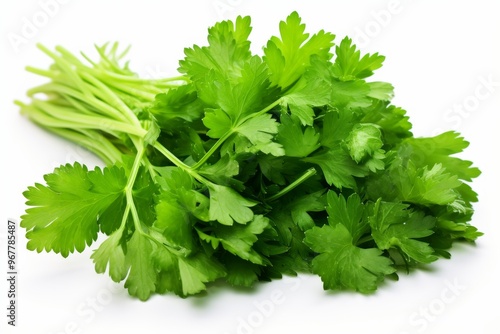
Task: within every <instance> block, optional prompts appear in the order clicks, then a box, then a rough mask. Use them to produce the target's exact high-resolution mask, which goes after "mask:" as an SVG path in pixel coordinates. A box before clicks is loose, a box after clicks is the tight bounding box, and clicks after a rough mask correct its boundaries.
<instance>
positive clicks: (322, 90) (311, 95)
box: [281, 56, 332, 125]
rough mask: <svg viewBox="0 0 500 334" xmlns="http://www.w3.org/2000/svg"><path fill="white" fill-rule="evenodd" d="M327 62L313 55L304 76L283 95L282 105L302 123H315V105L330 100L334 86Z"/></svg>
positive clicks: (327, 102) (324, 103) (317, 105)
mask: <svg viewBox="0 0 500 334" xmlns="http://www.w3.org/2000/svg"><path fill="white" fill-rule="evenodd" d="M325 64H328V63H327V62H326V61H324V60H321V59H319V58H318V57H317V56H312V57H311V64H310V65H309V67H308V68H307V69H306V71H305V73H304V74H303V75H302V77H301V78H300V79H299V80H298V81H297V83H295V84H294V85H293V86H292V87H291V88H290V89H288V90H287V91H286V93H285V94H284V95H283V96H282V97H281V101H282V102H281V105H282V107H288V108H289V109H290V113H291V114H292V115H294V116H296V117H298V118H299V119H300V122H301V123H302V125H313V121H314V118H315V116H316V115H315V112H314V109H313V107H321V106H324V105H327V104H329V102H330V99H331V94H332V86H331V80H330V77H329V76H328V65H325ZM322 71H326V72H327V73H323V72H322Z"/></svg>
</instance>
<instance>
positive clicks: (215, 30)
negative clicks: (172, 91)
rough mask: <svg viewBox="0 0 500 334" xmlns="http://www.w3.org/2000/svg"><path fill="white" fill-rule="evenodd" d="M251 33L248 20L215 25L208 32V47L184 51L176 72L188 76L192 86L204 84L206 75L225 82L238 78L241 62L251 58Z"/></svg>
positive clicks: (245, 18) (194, 47)
mask: <svg viewBox="0 0 500 334" xmlns="http://www.w3.org/2000/svg"><path fill="white" fill-rule="evenodd" d="M251 30H252V28H251V27H250V17H248V16H246V17H241V16H238V17H237V18H236V22H235V23H233V22H232V21H222V22H218V23H217V24H215V25H214V26H213V27H211V28H210V29H209V30H208V34H209V35H208V42H209V46H208V47H199V46H197V45H194V46H193V47H192V48H188V49H185V50H184V53H185V55H186V57H185V58H184V59H183V60H181V61H180V62H179V64H180V67H179V72H180V73H186V74H188V75H189V76H190V77H191V78H192V79H193V80H194V81H195V83H196V84H198V83H200V82H202V83H204V81H205V80H206V78H207V74H208V73H209V72H210V71H217V72H218V73H223V74H224V75H225V76H226V77H227V78H229V79H231V78H234V77H237V76H239V73H240V70H241V62H242V61H243V62H244V61H245V60H247V59H249V58H250V57H251V54H250V42H249V41H248V36H249V35H250V32H251Z"/></svg>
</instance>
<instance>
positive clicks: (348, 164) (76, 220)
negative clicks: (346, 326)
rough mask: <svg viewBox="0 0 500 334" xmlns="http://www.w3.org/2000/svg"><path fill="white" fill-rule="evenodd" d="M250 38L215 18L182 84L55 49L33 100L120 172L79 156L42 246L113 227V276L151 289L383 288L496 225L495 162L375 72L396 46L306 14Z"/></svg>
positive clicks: (61, 184) (49, 125) (81, 244)
mask: <svg viewBox="0 0 500 334" xmlns="http://www.w3.org/2000/svg"><path fill="white" fill-rule="evenodd" d="M250 31H251V25H250V18H249V17H238V18H237V19H236V20H235V21H234V22H232V21H223V22H219V23H217V24H215V25H214V26H213V27H211V28H210V29H209V30H208V45H207V46H203V47H200V46H197V45H194V46H193V47H191V48H187V49H185V57H184V59H182V60H181V61H180V67H179V74H180V75H179V76H178V77H175V78H168V79H143V78H140V77H138V76H137V75H136V74H135V73H134V72H132V71H131V70H130V69H129V67H128V63H123V61H122V59H123V58H124V56H125V55H126V50H125V52H120V51H119V49H118V45H117V44H112V45H104V46H102V47H97V51H98V54H99V59H98V60H92V59H91V58H89V57H88V56H86V55H84V54H83V55H82V57H80V58H79V57H77V56H75V55H73V54H72V53H70V52H69V51H67V50H66V49H64V48H62V47H56V48H55V50H54V51H51V50H49V49H47V48H45V47H43V46H39V47H40V49H41V50H42V51H43V52H44V53H46V54H47V55H48V56H49V57H51V58H52V60H53V65H52V66H51V67H50V68H49V69H47V70H43V69H37V68H31V67H28V70H29V71H31V72H33V73H36V74H39V75H42V76H45V77H47V78H48V79H49V82H48V83H46V84H43V85H41V86H38V87H35V88H32V89H30V90H29V91H28V95H29V97H30V102H29V103H28V104H25V103H23V102H19V101H16V103H17V104H18V105H19V106H20V108H21V111H22V113H23V114H25V115H26V116H27V117H29V118H30V119H31V120H32V121H33V122H35V123H37V124H39V125H40V126H42V127H44V128H46V129H48V130H50V131H52V132H54V133H56V134H58V135H60V136H62V137H64V138H67V139H69V140H71V141H73V142H75V143H78V144H80V145H82V146H84V147H86V148H87V149H89V150H90V151H92V152H94V153H95V154H96V155H98V156H99V157H100V158H102V160H103V161H104V162H105V164H106V167H104V168H100V167H96V168H95V169H93V170H89V169H88V168H87V167H86V166H84V165H82V164H80V163H78V162H75V163H74V164H66V165H63V166H60V167H58V168H56V169H55V170H54V171H53V172H52V173H50V174H47V175H45V176H44V179H45V184H39V183H36V184H35V185H34V186H31V187H29V188H28V189H27V190H26V191H25V192H24V196H25V197H26V199H27V202H26V204H27V206H29V208H27V210H26V214H24V215H23V216H22V222H21V226H22V227H23V228H25V229H26V236H27V238H28V240H29V242H28V244H27V247H28V249H30V250H36V251H38V252H41V251H43V250H45V251H53V252H56V253H60V254H61V255H62V256H64V257H66V256H68V255H69V254H70V253H73V252H74V251H78V252H82V251H83V250H84V249H85V248H86V247H87V246H90V245H91V244H92V243H93V242H94V241H96V240H97V238H98V235H99V234H100V233H101V234H104V235H105V236H106V239H104V241H103V242H102V243H100V245H99V247H98V248H97V249H96V250H95V251H94V252H93V254H92V256H91V257H92V260H93V261H94V263H95V270H96V271H97V272H98V273H104V272H106V271H107V272H108V273H109V276H110V277H111V279H113V280H114V281H115V282H121V281H125V287H126V288H127V289H128V291H129V293H130V295H132V296H136V297H138V298H140V299H141V300H146V299H148V298H149V297H150V296H151V295H152V294H153V293H159V294H163V293H166V292H173V293H175V294H177V295H179V296H182V297H184V296H188V295H192V294H197V293H199V292H201V291H204V290H206V288H207V284H208V283H211V282H214V281H215V280H219V279H222V280H225V281H226V282H228V283H229V284H231V285H233V286H244V287H250V286H252V285H253V284H254V283H255V282H257V281H266V280H271V279H276V278H280V277H282V275H296V274H297V273H299V272H312V273H314V274H318V275H319V276H320V277H321V279H322V281H323V283H324V288H325V289H332V290H337V289H341V290H343V289H349V290H356V291H359V292H362V293H370V292H373V291H375V290H376V289H377V286H378V285H379V284H380V283H381V282H382V281H383V280H384V278H385V277H386V276H395V275H396V271H397V270H398V269H400V268H403V269H404V268H406V269H408V268H411V267H416V266H420V265H421V264H427V263H430V262H433V261H435V260H437V259H438V258H443V257H444V258H448V257H450V254H449V253H448V250H449V248H450V247H451V245H452V242H453V241H454V240H459V239H462V240H468V241H473V240H475V239H476V238H477V237H479V236H480V235H481V233H480V232H478V231H477V229H476V228H475V227H473V226H471V225H470V224H469V221H470V220H471V217H472V214H473V207H472V203H473V202H476V201H477V195H476V193H475V192H474V191H473V190H472V188H471V187H470V186H469V183H468V182H470V181H472V179H473V178H475V177H477V176H478V175H479V174H480V172H479V170H478V169H477V168H475V167H472V163H471V162H469V161H464V160H461V159H460V158H458V157H456V156H454V155H455V154H457V153H460V152H461V151H462V150H463V149H465V148H466V147H467V146H468V142H466V141H465V140H464V139H463V138H462V137H460V135H459V134H458V133H456V132H445V133H443V134H440V135H437V136H435V137H431V138H416V137H414V136H413V134H412V132H411V123H410V122H409V119H408V116H407V115H406V112H405V110H404V109H402V108H400V107H396V106H394V105H392V104H391V103H390V100H391V98H392V96H393V87H392V85H391V84H389V83H385V82H377V81H369V80H367V78H369V77H370V76H371V75H372V74H373V72H374V71H375V70H376V69H378V68H380V67H381V66H382V63H383V61H384V57H383V56H381V55H379V54H378V53H375V54H366V55H361V53H360V51H359V50H358V49H357V48H356V46H355V45H353V43H352V40H351V39H349V38H347V37H346V38H344V39H342V40H341V41H340V43H338V44H334V38H335V36H334V35H333V34H331V33H328V32H325V31H319V32H318V33H316V34H314V35H309V34H308V33H306V32H305V25H304V24H302V23H301V19H300V17H299V15H298V14H297V13H296V12H294V13H292V14H291V15H290V16H288V18H287V19H286V20H285V21H282V22H280V25H279V31H280V36H273V37H271V38H270V40H269V41H268V42H267V44H266V46H265V47H264V49H263V56H259V55H255V54H252V53H251V51H250V41H249V39H248V38H249V35H250ZM81 58H83V59H81Z"/></svg>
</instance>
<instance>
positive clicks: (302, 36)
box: [264, 12, 335, 90]
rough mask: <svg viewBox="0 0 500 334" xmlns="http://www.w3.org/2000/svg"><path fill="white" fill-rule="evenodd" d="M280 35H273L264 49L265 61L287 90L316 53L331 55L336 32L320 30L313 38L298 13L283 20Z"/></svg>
mask: <svg viewBox="0 0 500 334" xmlns="http://www.w3.org/2000/svg"><path fill="white" fill-rule="evenodd" d="M279 28H280V37H281V39H280V38H279V37H276V36H273V37H271V39H270V40H269V41H268V42H267V45H266V47H265V48H264V54H265V56H264V61H265V62H266V64H267V66H268V67H269V71H270V74H269V77H270V81H271V83H272V84H273V85H275V86H279V87H281V88H282V89H283V90H285V89H286V88H288V87H289V86H291V85H292V84H293V83H294V82H295V81H297V79H298V78H300V76H301V75H302V74H303V73H304V72H305V70H306V68H307V66H308V65H309V63H310V58H311V56H312V55H317V56H318V57H319V58H321V59H325V60H328V59H330V58H331V54H330V53H329V51H330V47H331V46H332V45H333V39H334V38H335V35H332V34H330V33H326V32H324V31H323V30H320V31H319V32H318V33H317V34H314V35H312V36H311V38H309V34H307V33H305V25H304V24H302V23H301V19H300V17H299V14H298V13H297V12H293V13H292V14H290V15H289V16H288V17H287V19H286V21H281V22H280V26H279Z"/></svg>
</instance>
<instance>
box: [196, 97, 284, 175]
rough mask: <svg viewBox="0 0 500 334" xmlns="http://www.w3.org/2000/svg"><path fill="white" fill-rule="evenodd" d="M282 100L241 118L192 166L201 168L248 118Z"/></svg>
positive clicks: (263, 111) (267, 109)
mask: <svg viewBox="0 0 500 334" xmlns="http://www.w3.org/2000/svg"><path fill="white" fill-rule="evenodd" d="M281 101H282V99H281V98H279V99H277V100H276V101H274V102H273V103H271V104H270V105H268V106H267V107H265V108H264V109H262V110H260V111H258V112H256V113H253V114H250V115H248V116H246V117H244V118H243V119H241V120H240V121H239V122H238V123H237V125H236V126H234V127H233V128H231V129H230V130H229V131H228V132H226V133H225V134H224V135H223V136H222V137H220V138H219V139H218V140H217V142H215V144H214V145H213V146H212V147H211V148H210V149H209V150H208V151H207V153H205V154H204V155H203V157H201V159H200V160H199V161H198V162H197V163H196V164H194V165H193V166H192V167H191V168H192V169H194V170H196V169H198V168H200V167H201V166H202V165H203V164H204V163H205V162H206V161H207V160H208V159H209V158H210V157H211V156H212V155H213V154H214V153H215V151H217V149H218V148H219V147H220V146H221V145H222V144H223V143H224V142H225V141H226V140H227V139H228V138H229V137H230V136H231V135H232V134H233V133H235V132H238V131H237V130H238V127H239V126H241V125H242V124H243V123H245V122H246V121H247V120H249V119H251V118H254V117H257V116H259V115H262V114H265V113H266V112H268V111H269V110H271V109H273V108H274V107H276V106H277V105H278V104H280V103H281Z"/></svg>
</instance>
